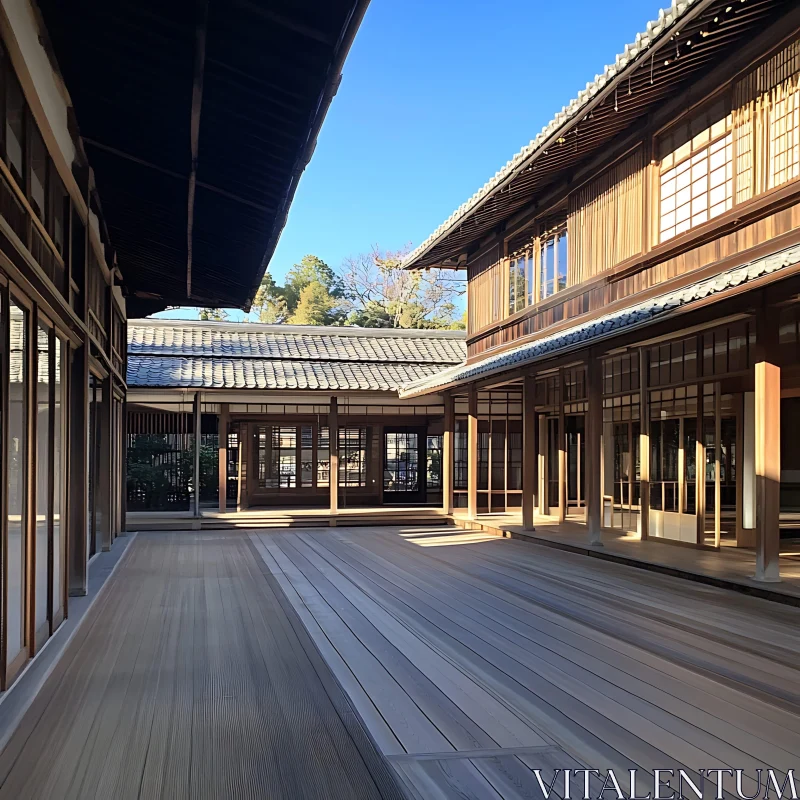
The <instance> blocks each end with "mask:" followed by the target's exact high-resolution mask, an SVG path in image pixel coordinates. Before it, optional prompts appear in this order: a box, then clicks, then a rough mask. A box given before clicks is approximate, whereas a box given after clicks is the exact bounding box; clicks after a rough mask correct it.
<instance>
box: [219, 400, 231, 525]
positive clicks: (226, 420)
mask: <svg viewBox="0 0 800 800" xmlns="http://www.w3.org/2000/svg"><path fill="white" fill-rule="evenodd" d="M230 418H231V415H230V406H229V405H228V404H227V403H222V405H220V409H219V423H218V425H217V452H218V457H217V480H218V481H219V492H218V493H219V497H218V501H219V510H220V511H225V510H226V509H227V507H228V425H229V424H230Z"/></svg>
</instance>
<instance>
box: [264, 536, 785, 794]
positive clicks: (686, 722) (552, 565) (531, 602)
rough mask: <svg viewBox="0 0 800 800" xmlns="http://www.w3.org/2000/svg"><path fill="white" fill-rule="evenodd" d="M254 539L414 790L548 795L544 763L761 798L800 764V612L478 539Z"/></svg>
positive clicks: (549, 766) (579, 559)
mask: <svg viewBox="0 0 800 800" xmlns="http://www.w3.org/2000/svg"><path fill="white" fill-rule="evenodd" d="M251 538H252V540H253V541H254V543H255V544H256V546H257V549H258V550H259V552H260V553H261V554H262V557H263V559H264V561H265V563H266V564H267V566H268V568H269V569H270V570H271V571H272V573H273V574H274V575H275V577H276V578H277V580H278V582H279V583H280V585H281V587H282V588H283V589H284V591H285V593H286V595H287V597H288V598H289V599H290V601H291V602H292V604H293V605H294V607H295V608H296V609H297V612H298V615H299V616H300V617H301V619H302V620H303V622H304V623H305V625H306V627H307V629H308V631H309V632H310V634H311V636H312V638H313V639H314V641H315V642H316V643H317V645H318V647H319V648H320V651H321V652H322V653H323V655H324V657H325V658H326V660H327V662H328V664H329V665H330V666H331V668H332V669H333V671H334V673H335V674H336V676H337V677H338V679H339V681H340V683H341V685H342V686H343V687H344V688H345V690H346V691H347V692H348V693H349V695H350V697H351V699H352V701H353V704H354V705H355V707H356V708H357V709H358V711H359V713H360V716H361V717H362V719H363V720H364V721H365V722H366V724H367V725H368V726H369V728H370V730H371V732H372V735H373V737H374V739H375V741H376V742H377V744H378V746H379V747H380V748H381V750H382V751H383V753H384V754H386V756H387V759H388V760H389V761H390V763H391V764H392V765H393V766H394V768H395V769H396V771H397V772H398V774H399V775H400V776H401V777H402V779H403V780H404V782H405V783H406V785H407V787H408V791H409V793H410V794H412V795H416V796H418V797H422V798H428V797H451V796H452V797H474V798H498V797H502V798H519V797H541V796H542V794H541V791H540V789H539V787H538V784H537V783H536V781H535V777H534V773H533V771H532V770H533V769H534V768H540V769H541V770H542V773H541V775H542V777H543V778H545V779H546V780H547V781H548V782H549V781H550V780H551V779H552V776H553V770H554V769H557V768H561V769H564V768H569V767H573V768H575V767H578V766H580V765H583V766H584V767H589V768H598V769H601V770H607V769H609V768H614V770H615V774H616V775H617V776H620V775H622V776H625V777H626V778H627V775H628V773H627V770H628V769H631V768H639V769H640V770H641V772H640V773H639V776H640V778H642V786H641V787H640V791H639V794H640V795H642V794H646V793H647V792H648V791H649V792H652V790H653V785H652V777H649V778H648V777H647V776H646V774H645V772H646V771H652V770H653V769H655V768H659V769H668V768H673V769H678V768H684V769H686V770H688V771H689V774H690V775H693V776H694V778H695V780H696V781H699V780H700V779H699V777H698V775H697V772H696V770H698V769H699V768H706V769H709V768H728V767H729V768H733V769H737V768H740V769H743V770H745V777H744V782H743V791H744V792H745V793H746V794H748V795H755V793H756V775H757V773H756V770H757V769H758V768H767V767H771V768H773V769H775V770H776V771H778V773H779V774H780V772H782V771H785V770H787V769H789V768H790V767H793V768H795V769H796V768H797V764H798V763H799V762H800V670H799V667H800V657H799V656H800V633H799V632H800V609H797V608H792V607H788V606H784V605H780V604H777V603H771V602H768V601H766V600H760V599H756V598H751V597H747V596H744V595H741V594H739V593H735V592H732V591H728V590H723V589H716V588H713V587H709V586H704V585H701V584H697V583H694V582H690V581H687V580H682V579H679V578H672V577H668V576H664V575H658V574H655V573H652V572H648V571H644V570H641V569H634V568H630V567H626V566H623V565H620V564H613V563H607V562H603V561H599V560H597V559H591V558H587V557H586V556H583V555H578V554H573V553H567V552H562V551H558V550H553V549H552V548H545V547H541V546H537V545H533V544H529V543H525V542H520V541H516V540H511V539H501V538H496V537H493V536H490V535H486V534H483V533H480V532H471V533H470V532H463V531H454V530H452V529H445V530H443V529H441V528H435V527H432V528H428V529H425V528H405V529H404V528H350V529H345V528H338V529H333V530H331V529H325V530H318V531H313V530H306V531H300V530H298V531H295V532H285V533H267V532H261V531H253V532H252V534H251ZM559 780H560V779H559ZM575 780H576V781H580V787H575V791H574V792H573V797H575V796H578V797H580V796H582V793H583V792H582V781H583V778H582V777H580V778H576V779H575ZM781 780H782V778H781ZM648 781H649V785H648ZM559 786H561V784H560V783H558V782H557V783H556V787H555V794H563V787H562V788H561V790H560V791H559ZM624 789H625V790H626V793H627V790H628V789H629V787H628V786H627V785H625V786H624ZM728 789H729V790H730V792H731V793H733V791H734V789H735V787H734V786H733V784H732V785H731V786H729V787H728V786H726V794H727V790H728ZM761 792H762V794H763V786H762V790H761ZM598 793H599V785H598V786H595V791H593V796H595V797H596V796H597V795H598ZM612 794H613V793H612ZM709 796H710V795H709Z"/></svg>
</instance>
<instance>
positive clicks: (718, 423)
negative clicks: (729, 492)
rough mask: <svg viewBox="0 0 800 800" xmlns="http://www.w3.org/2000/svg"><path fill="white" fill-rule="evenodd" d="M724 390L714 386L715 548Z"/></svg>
mask: <svg viewBox="0 0 800 800" xmlns="http://www.w3.org/2000/svg"><path fill="white" fill-rule="evenodd" d="M721 467H722V390H721V387H720V384H719V381H717V382H716V383H715V384H714V546H715V547H719V543H720V538H721V536H722V483H721V481H720V478H721V472H722V469H721Z"/></svg>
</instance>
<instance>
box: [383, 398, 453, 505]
mask: <svg viewBox="0 0 800 800" xmlns="http://www.w3.org/2000/svg"><path fill="white" fill-rule="evenodd" d="M443 399H444V433H443V434H442V513H443V514H452V513H453V467H454V464H453V441H454V439H455V398H454V397H453V395H452V394H451V393H450V392H446V393H445V395H444V398H443ZM382 485H383V481H381V486H382Z"/></svg>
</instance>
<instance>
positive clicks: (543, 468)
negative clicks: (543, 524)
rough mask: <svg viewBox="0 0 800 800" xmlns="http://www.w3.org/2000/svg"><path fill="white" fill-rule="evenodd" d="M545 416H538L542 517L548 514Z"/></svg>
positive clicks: (540, 509)
mask: <svg viewBox="0 0 800 800" xmlns="http://www.w3.org/2000/svg"><path fill="white" fill-rule="evenodd" d="M547 447H548V445H547V415H546V414H539V449H538V451H537V455H538V459H539V514H541V515H542V516H544V515H545V514H549V513H550V507H549V500H548V487H547V481H548V475H547V469H548V467H547Z"/></svg>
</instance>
